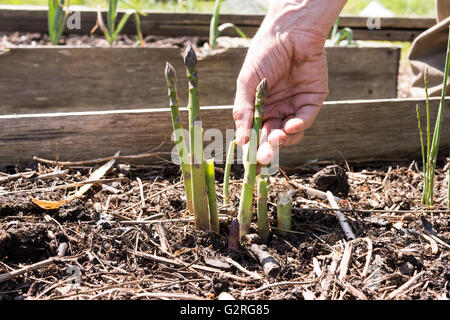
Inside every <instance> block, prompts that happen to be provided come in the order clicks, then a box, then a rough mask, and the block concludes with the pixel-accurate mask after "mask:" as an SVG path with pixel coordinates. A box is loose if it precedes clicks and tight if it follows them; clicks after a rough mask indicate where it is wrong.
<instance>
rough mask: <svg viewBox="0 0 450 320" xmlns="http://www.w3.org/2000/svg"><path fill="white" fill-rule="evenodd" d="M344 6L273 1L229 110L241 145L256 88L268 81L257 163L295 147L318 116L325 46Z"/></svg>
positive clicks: (312, 0)
mask: <svg viewBox="0 0 450 320" xmlns="http://www.w3.org/2000/svg"><path fill="white" fill-rule="evenodd" d="M337 3H339V6H338V7H337V8H336V4H337ZM333 4H334V7H333ZM344 4H345V1H343V0H304V1H298V0H297V1H294V0H291V1H288V0H281V1H272V3H271V7H270V9H269V12H268V14H267V17H266V19H265V20H264V22H263V23H262V25H261V28H260V29H259V31H258V32H257V34H256V35H255V37H254V38H253V40H252V44H251V46H250V48H249V50H248V54H247V57H246V59H245V62H244V65H243V67H242V70H241V72H240V74H239V77H238V80H237V91H236V99H235V104H234V109H233V117H234V120H235V123H236V129H237V132H236V141H237V143H238V144H239V145H243V144H245V143H247V142H248V134H249V130H250V128H251V127H252V122H253V112H254V111H253V110H254V99H255V90H256V87H257V86H258V84H259V82H260V81H261V80H262V79H264V78H266V79H267V81H268V85H269V95H268V97H267V100H266V104H265V108H264V118H263V120H264V124H263V130H262V132H261V144H260V147H259V149H258V156H257V159H258V163H260V164H262V165H267V164H270V162H271V161H272V159H273V156H274V148H275V147H277V146H289V145H292V144H295V143H298V142H300V141H301V140H302V138H303V135H304V132H305V130H306V129H307V128H309V127H310V126H311V125H312V124H313V122H314V120H315V118H316V116H317V114H318V113H319V110H320V108H321V106H322V104H323V101H324V100H325V98H326V96H327V94H328V69H327V61H326V57H325V51H324V44H325V40H326V37H327V34H328V32H329V30H330V29H331V27H332V25H333V24H334V21H335V19H336V17H337V15H338V14H339V12H340V10H341V9H342V7H343V5H344ZM332 8H334V10H331V9H332ZM330 11H332V12H330Z"/></svg>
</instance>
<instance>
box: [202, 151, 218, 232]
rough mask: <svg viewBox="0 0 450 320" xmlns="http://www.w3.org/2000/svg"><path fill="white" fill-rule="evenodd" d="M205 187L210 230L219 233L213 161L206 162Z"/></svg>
mask: <svg viewBox="0 0 450 320" xmlns="http://www.w3.org/2000/svg"><path fill="white" fill-rule="evenodd" d="M205 172H206V187H207V190H208V204H209V220H210V223H211V228H212V230H214V232H216V233H220V223H219V213H218V211H217V196H216V180H215V174H214V159H209V160H206V165H205Z"/></svg>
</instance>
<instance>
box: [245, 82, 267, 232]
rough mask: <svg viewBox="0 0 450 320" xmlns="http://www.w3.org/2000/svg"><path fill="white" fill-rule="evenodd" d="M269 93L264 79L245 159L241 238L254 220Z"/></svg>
mask: <svg viewBox="0 0 450 320" xmlns="http://www.w3.org/2000/svg"><path fill="white" fill-rule="evenodd" d="M267 93H268V87H267V80H266V79H264V80H262V81H261V83H260V84H259V85H258V88H257V89H256V97H255V114H254V117H253V127H252V129H251V130H250V141H249V143H248V150H247V154H246V156H245V157H244V168H245V174H244V182H243V183H242V191H241V200H240V203H239V213H238V220H239V238H240V239H241V238H242V236H244V235H245V234H247V233H248V231H249V229H250V222H251V219H252V205H253V190H254V188H255V178H256V168H257V161H256V153H257V151H258V143H259V137H260V131H261V128H262V119H263V115H264V103H265V101H266V97H267Z"/></svg>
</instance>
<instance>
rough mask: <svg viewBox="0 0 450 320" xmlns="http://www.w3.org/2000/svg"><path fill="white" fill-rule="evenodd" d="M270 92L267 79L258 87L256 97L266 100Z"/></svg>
mask: <svg viewBox="0 0 450 320" xmlns="http://www.w3.org/2000/svg"><path fill="white" fill-rule="evenodd" d="M268 92H269V87H268V84H267V79H266V78H264V79H263V80H262V81H261V82H260V83H259V85H258V87H257V88H256V97H257V98H259V99H261V100H265V99H266V97H267V94H268Z"/></svg>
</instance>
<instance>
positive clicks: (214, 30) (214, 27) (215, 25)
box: [209, 0, 248, 50]
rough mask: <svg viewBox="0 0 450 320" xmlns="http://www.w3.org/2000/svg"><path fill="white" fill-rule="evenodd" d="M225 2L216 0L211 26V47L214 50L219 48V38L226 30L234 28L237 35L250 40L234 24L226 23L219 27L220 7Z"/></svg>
mask: <svg viewBox="0 0 450 320" xmlns="http://www.w3.org/2000/svg"><path fill="white" fill-rule="evenodd" d="M222 2H223V0H216V2H215V3H214V12H213V15H212V17H211V23H210V25H209V47H210V48H211V50H214V49H215V48H216V46H217V38H218V37H219V35H220V34H221V33H222V32H223V31H224V30H226V29H229V28H233V29H234V30H235V31H236V33H237V34H238V35H239V36H241V37H242V38H244V39H248V38H247V36H246V35H245V33H244V32H243V31H242V30H241V29H240V28H238V27H237V26H235V25H234V24H232V23H224V24H222V25H220V26H219V16H220V7H221V6H222Z"/></svg>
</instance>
